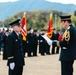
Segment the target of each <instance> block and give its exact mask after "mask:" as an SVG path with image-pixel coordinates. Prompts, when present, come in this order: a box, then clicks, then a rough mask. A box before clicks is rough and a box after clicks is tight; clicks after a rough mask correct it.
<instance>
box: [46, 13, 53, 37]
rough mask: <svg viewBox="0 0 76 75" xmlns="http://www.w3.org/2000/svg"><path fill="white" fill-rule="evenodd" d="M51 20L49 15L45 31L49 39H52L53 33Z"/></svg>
mask: <svg viewBox="0 0 76 75" xmlns="http://www.w3.org/2000/svg"><path fill="white" fill-rule="evenodd" d="M52 27H53V18H52V14H50V20H49V24H48V29H47V36H48V37H49V38H51V37H52V32H53V29H52Z"/></svg>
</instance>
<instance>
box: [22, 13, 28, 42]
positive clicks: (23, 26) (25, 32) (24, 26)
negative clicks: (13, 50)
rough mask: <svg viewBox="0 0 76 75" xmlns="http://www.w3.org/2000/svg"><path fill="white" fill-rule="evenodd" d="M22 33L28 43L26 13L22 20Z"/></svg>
mask: <svg viewBox="0 0 76 75" xmlns="http://www.w3.org/2000/svg"><path fill="white" fill-rule="evenodd" d="M21 31H22V36H23V40H24V41H26V36H27V30H26V13H24V15H23V18H22V22H21Z"/></svg>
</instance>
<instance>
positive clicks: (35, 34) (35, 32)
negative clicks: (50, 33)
mask: <svg viewBox="0 0 76 75" xmlns="http://www.w3.org/2000/svg"><path fill="white" fill-rule="evenodd" d="M33 34H34V36H33V38H34V40H33V43H34V44H33V45H34V48H33V56H37V45H38V35H37V30H34V32H33Z"/></svg>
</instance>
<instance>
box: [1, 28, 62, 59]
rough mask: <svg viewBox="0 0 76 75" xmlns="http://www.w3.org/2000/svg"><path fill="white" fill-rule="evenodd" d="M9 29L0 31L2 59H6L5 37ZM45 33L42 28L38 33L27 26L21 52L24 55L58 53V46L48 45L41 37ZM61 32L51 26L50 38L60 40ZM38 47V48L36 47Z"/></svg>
mask: <svg viewBox="0 0 76 75" xmlns="http://www.w3.org/2000/svg"><path fill="white" fill-rule="evenodd" d="M10 33H11V32H9V30H8V29H7V30H6V31H5V30H4V29H3V31H1V32H0V38H1V39H0V40H1V41H0V53H1V48H2V49H3V50H2V51H3V60H7V51H6V38H7V36H8V35H9V34H10ZM44 34H46V30H45V29H42V30H41V31H40V33H38V32H37V30H33V29H31V28H29V29H28V30H27V37H26V38H27V40H26V41H24V40H23V41H22V43H23V53H24V57H26V56H27V57H32V56H37V53H39V54H40V55H42V56H44V55H50V54H58V53H59V47H55V46H52V47H50V46H49V45H48V44H47V42H46V40H45V39H44V38H43V37H42V35H44ZM60 36H62V35H61V32H60V30H58V32H56V30H55V28H53V33H52V38H51V39H52V40H60ZM38 47H39V48H38Z"/></svg>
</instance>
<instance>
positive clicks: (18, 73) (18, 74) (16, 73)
mask: <svg viewBox="0 0 76 75" xmlns="http://www.w3.org/2000/svg"><path fill="white" fill-rule="evenodd" d="M22 73H23V66H20V67H18V66H16V67H15V68H14V70H11V69H10V67H9V75H22Z"/></svg>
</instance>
